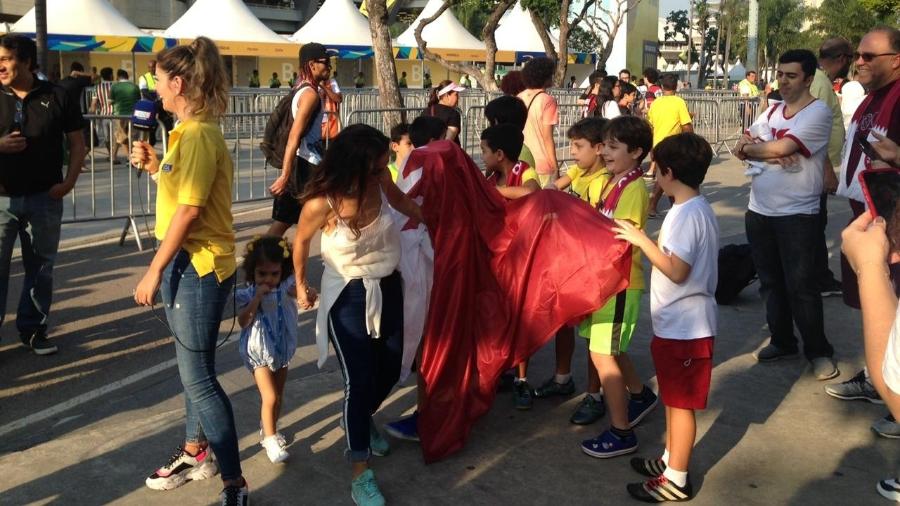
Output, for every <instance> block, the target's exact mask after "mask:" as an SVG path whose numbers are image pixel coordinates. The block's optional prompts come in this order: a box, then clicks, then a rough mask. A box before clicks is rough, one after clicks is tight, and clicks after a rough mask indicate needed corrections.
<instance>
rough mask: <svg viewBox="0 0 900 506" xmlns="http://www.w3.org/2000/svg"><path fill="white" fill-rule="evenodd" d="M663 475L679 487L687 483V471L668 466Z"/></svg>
mask: <svg viewBox="0 0 900 506" xmlns="http://www.w3.org/2000/svg"><path fill="white" fill-rule="evenodd" d="M663 476H665V477H666V479H667V480H669V481H671V482H672V483H674V484H676V485H678V486H679V487H683V486H685V485H686V484H687V471H676V470H674V469H672V468H671V467H667V468H666V470H665V471H663Z"/></svg>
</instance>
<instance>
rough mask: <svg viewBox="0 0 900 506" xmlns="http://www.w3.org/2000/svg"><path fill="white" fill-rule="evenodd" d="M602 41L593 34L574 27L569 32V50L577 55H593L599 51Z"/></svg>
mask: <svg viewBox="0 0 900 506" xmlns="http://www.w3.org/2000/svg"><path fill="white" fill-rule="evenodd" d="M602 45H603V41H602V40H601V39H600V37H598V36H597V35H595V34H594V33H593V32H590V31H588V30H585V29H584V28H582V27H580V26H576V27H575V29H574V30H572V31H571V32H569V49H570V50H572V51H575V52H578V53H593V52H596V51H598V50H599V48H600V46H602Z"/></svg>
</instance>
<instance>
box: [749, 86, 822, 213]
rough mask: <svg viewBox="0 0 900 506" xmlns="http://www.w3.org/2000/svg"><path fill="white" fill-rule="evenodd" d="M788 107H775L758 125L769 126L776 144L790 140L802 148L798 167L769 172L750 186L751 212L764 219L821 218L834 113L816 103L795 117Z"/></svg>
mask: <svg viewBox="0 0 900 506" xmlns="http://www.w3.org/2000/svg"><path fill="white" fill-rule="evenodd" d="M785 107H786V104H784V103H778V104H774V105H772V106H771V107H769V109H767V110H766V112H765V113H764V114H761V115H760V117H759V118H758V119H757V120H756V121H755V122H754V124H756V123H765V122H768V124H769V128H771V129H772V136H773V137H774V138H775V140H778V139H784V138H788V139H791V140H793V141H794V142H796V143H797V145H798V146H799V147H800V149H799V151H798V152H797V154H798V155H800V157H799V158H800V161H799V162H798V164H797V166H794V167H787V168H779V167H781V166H780V165H777V166H773V165H770V167H775V169H774V170H767V171H765V172H763V173H762V174H759V175H758V176H756V177H754V178H753V181H752V183H751V185H750V206H749V208H750V210H751V211H753V212H755V213H759V214H762V215H764V216H790V215H794V214H817V213H818V212H819V198H820V197H821V195H822V184H823V179H824V170H825V159H826V158H827V157H828V140H829V138H830V137H831V125H832V116H831V109H829V108H828V106H827V105H825V103H824V102H822V101H821V100H813V101H812V102H810V104H809V105H807V106H806V107H804V108H803V109H801V110H800V111H798V112H797V113H796V114H794V115H793V116H787V115H785V112H784V111H785Z"/></svg>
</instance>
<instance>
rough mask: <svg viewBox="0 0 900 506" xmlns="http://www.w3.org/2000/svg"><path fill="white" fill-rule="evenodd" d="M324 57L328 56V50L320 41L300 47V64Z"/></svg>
mask: <svg viewBox="0 0 900 506" xmlns="http://www.w3.org/2000/svg"><path fill="white" fill-rule="evenodd" d="M323 58H328V51H327V50H326V49H325V46H323V45H322V44H319V43H318V42H310V43H309V44H303V47H301V48H300V65H304V64H306V63H308V62H311V61H314V60H321V59H323Z"/></svg>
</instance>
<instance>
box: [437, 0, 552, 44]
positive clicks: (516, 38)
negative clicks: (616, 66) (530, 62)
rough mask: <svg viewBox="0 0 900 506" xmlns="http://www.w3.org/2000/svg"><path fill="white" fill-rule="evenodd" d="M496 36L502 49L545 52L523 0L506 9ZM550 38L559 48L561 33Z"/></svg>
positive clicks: (495, 33)
mask: <svg viewBox="0 0 900 506" xmlns="http://www.w3.org/2000/svg"><path fill="white" fill-rule="evenodd" d="M494 37H495V38H496V39H497V49H498V50H500V51H522V52H529V53H542V52H544V43H543V42H541V36H540V34H539V33H538V31H537V28H536V27H535V26H534V23H533V22H532V21H531V13H530V12H529V11H528V10H526V9H524V8H523V7H522V4H521V2H516V5H513V6H512V7H511V8H510V9H509V10H508V11H506V14H504V15H503V17H502V18H501V19H500V26H499V27H498V28H497V31H496V32H494ZM426 40H428V39H426ZM550 40H551V41H552V42H553V47H554V48H559V35H556V36H554V35H551V36H550Z"/></svg>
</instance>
